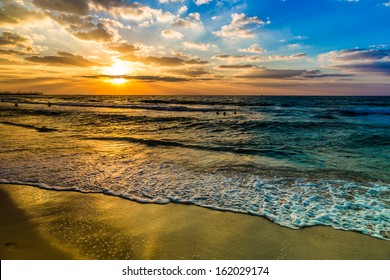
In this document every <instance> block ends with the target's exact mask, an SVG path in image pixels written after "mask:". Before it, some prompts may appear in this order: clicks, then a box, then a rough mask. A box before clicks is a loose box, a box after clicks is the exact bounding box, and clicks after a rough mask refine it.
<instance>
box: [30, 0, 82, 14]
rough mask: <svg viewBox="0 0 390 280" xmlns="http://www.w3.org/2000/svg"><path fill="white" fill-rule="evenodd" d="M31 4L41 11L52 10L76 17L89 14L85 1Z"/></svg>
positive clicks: (37, 1)
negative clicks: (75, 15)
mask: <svg viewBox="0 0 390 280" xmlns="http://www.w3.org/2000/svg"><path fill="white" fill-rule="evenodd" d="M32 2H33V4H34V5H35V6H37V7H39V8H41V9H43V10H54V11H58V12H65V13H71V14H78V15H87V14H88V12H89V7H88V1H87V0H33V1H32Z"/></svg>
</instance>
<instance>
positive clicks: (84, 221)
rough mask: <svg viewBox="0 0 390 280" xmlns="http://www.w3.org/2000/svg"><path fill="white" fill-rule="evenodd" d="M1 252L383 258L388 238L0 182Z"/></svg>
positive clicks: (20, 255)
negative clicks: (282, 224)
mask: <svg viewBox="0 0 390 280" xmlns="http://www.w3.org/2000/svg"><path fill="white" fill-rule="evenodd" d="M0 201H1V205H0V207H1V211H2V213H6V214H5V215H3V216H2V217H1V218H0V241H1V244H0V245H1V249H0V257H1V259H145V260H146V259H160V260H164V259H205V260H207V259H270V260H271V259H351V260H352V259H378V260H379V259H390V242H389V241H386V240H381V239H377V238H374V237H371V236H367V235H364V234H361V233H358V232H352V231H344V230H335V229H333V228H331V227H325V226H314V227H306V228H301V229H297V230H294V229H289V228H286V227H282V226H279V225H277V224H275V223H273V222H271V221H269V220H268V219H266V218H264V217H259V216H253V215H247V214H239V213H233V212H228V211H215V210H211V209H207V208H204V207H198V206H195V205H186V204H174V203H169V204H165V205H159V204H142V203H138V202H134V201H130V200H127V199H123V198H119V197H115V196H111V195H105V194H95V193H81V192H74V191H73V192H72V191H66V192H64V191H55V190H45V189H40V188H37V187H35V186H22V185H14V184H0Z"/></svg>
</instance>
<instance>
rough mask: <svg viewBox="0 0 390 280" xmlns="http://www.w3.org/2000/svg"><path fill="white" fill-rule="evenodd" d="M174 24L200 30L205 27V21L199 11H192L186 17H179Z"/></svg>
mask: <svg viewBox="0 0 390 280" xmlns="http://www.w3.org/2000/svg"><path fill="white" fill-rule="evenodd" d="M173 26H177V27H184V28H188V29H192V30H199V29H202V28H203V23H202V21H201V19H200V14H199V13H190V14H189V15H188V17H186V18H185V19H183V18H179V19H177V20H176V21H175V22H174V23H173Z"/></svg>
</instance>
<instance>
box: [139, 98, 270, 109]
mask: <svg viewBox="0 0 390 280" xmlns="http://www.w3.org/2000/svg"><path fill="white" fill-rule="evenodd" d="M139 102H141V103H146V104H171V105H209V106H238V107H245V106H251V107H257V106H258V107H266V106H275V105H276V103H273V102H259V101H253V100H246V101H219V100H166V99H144V100H140V101H139Z"/></svg>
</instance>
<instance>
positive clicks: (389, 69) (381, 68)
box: [334, 61, 390, 76]
mask: <svg viewBox="0 0 390 280" xmlns="http://www.w3.org/2000/svg"><path fill="white" fill-rule="evenodd" d="M334 67H336V68H340V69H345V70H350V71H357V72H365V73H377V74H382V75H385V76H389V75H390V61H376V62H372V63H352V64H343V65H335V66H334Z"/></svg>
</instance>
